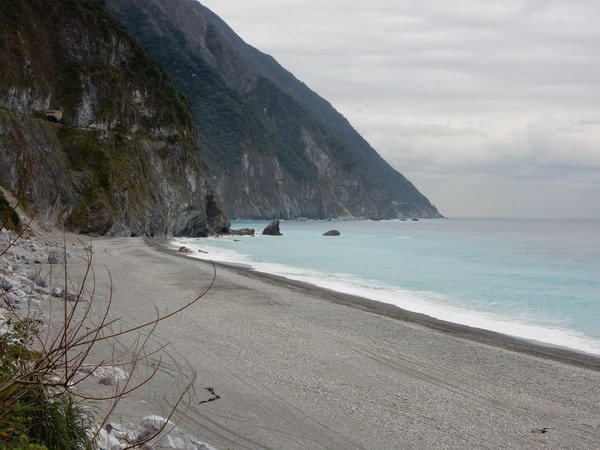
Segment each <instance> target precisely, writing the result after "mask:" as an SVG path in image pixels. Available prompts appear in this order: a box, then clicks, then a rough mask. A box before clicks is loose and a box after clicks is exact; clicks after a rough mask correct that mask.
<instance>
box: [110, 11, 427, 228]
mask: <svg viewBox="0 0 600 450" xmlns="http://www.w3.org/2000/svg"><path fill="white" fill-rule="evenodd" d="M106 3H107V5H108V8H109V9H110V11H111V13H112V14H113V15H114V17H116V18H117V19H118V20H119V21H120V22H121V23H122V24H123V25H124V26H125V27H126V28H127V29H128V30H129V31H130V33H131V35H132V36H134V37H135V39H136V40H137V41H138V42H139V43H140V44H141V45H142V46H144V47H145V48H146V49H148V51H149V52H150V53H151V54H152V55H153V56H154V57H155V58H156V60H157V61H158V62H159V63H160V64H161V66H162V67H163V69H164V70H165V71H166V72H167V74H168V75H169V76H170V78H171V80H172V81H173V83H174V85H175V86H176V87H177V89H178V90H179V91H180V92H181V93H182V94H184V96H185V97H186V99H187V100H188V102H189V104H190V105H191V108H192V111H193V113H194V123H195V126H196V129H197V131H198V138H199V142H200V144H201V148H202V151H203V154H204V155H205V156H206V158H207V161H208V162H209V163H210V165H211V166H212V169H213V170H214V172H215V175H216V176H217V179H218V180H219V185H220V189H221V190H220V194H221V195H222V196H223V197H224V199H225V208H226V210H229V211H230V212H231V214H234V215H235V216H237V217H246V218H259V217H263V218H265V217H272V216H279V217H283V218H294V217H298V216H305V217H313V218H324V217H334V216H345V217H347V216H355V217H379V218H383V217H388V218H389V217H398V216H427V217H436V216H438V213H437V210H436V209H435V207H433V206H432V205H431V204H430V203H429V201H428V200H427V199H426V198H425V197H424V196H423V195H422V194H421V193H420V192H419V191H418V190H417V189H416V188H415V187H414V186H413V185H412V184H411V183H410V182H409V181H408V180H406V179H405V178H404V177H403V176H402V175H401V174H399V173H398V172H397V171H395V170H394V169H393V168H392V167H390V166H389V164H387V163H386V162H385V161H384V160H383V159H382V158H381V157H380V156H379V155H378V154H377V153H376V152H375V150H373V149H372V148H371V147H370V146H369V144H368V143H367V142H366V141H365V140H364V139H363V138H362V137H361V136H360V135H359V134H358V133H357V132H356V131H355V130H354V129H353V128H352V127H351V126H350V124H349V123H348V122H347V121H346V120H345V119H344V118H343V117H342V116H341V115H340V114H339V113H337V112H336V111H335V110H334V109H333V108H332V107H331V105H330V104H329V103H327V102H326V101H325V100H323V99H322V98H320V97H319V96H318V95H316V94H315V93H314V92H312V91H310V89H308V88H307V87H306V86H305V85H304V84H303V83H301V82H300V81H298V80H297V79H296V78H294V77H293V75H292V74H290V73H289V72H287V71H286V70H285V69H283V68H282V67H281V66H279V64H277V62H276V61H275V60H274V59H273V58H271V57H269V56H267V55H264V54H262V53H260V52H259V51H258V50H256V49H254V48H252V47H251V46H249V45H247V44H246V43H245V42H244V41H242V40H241V39H240V38H239V37H238V36H237V35H235V32H233V31H232V30H231V29H230V28H229V27H228V26H227V25H226V24H225V23H224V22H223V21H221V20H220V19H219V18H218V17H217V16H216V15H214V14H213V13H212V12H210V11H209V10H208V9H207V8H205V7H204V6H202V5H201V4H200V3H199V2H197V1H193V0H107V1H106Z"/></svg>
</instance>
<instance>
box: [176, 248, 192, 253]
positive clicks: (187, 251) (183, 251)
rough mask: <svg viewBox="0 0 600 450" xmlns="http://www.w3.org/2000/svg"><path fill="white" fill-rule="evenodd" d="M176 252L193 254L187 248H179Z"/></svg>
mask: <svg viewBox="0 0 600 450" xmlns="http://www.w3.org/2000/svg"><path fill="white" fill-rule="evenodd" d="M177 251H178V252H179V253H186V254H189V253H194V252H193V251H192V249H191V248H187V247H179V250H177Z"/></svg>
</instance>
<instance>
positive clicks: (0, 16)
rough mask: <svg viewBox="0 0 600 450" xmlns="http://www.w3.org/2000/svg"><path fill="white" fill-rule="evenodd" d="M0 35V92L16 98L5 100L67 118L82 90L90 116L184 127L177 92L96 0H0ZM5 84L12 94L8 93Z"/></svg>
mask: <svg viewBox="0 0 600 450" xmlns="http://www.w3.org/2000/svg"><path fill="white" fill-rule="evenodd" d="M0 36H1V37H2V38H1V39H0V61H2V65H3V70H2V71H0V97H4V99H2V100H4V102H5V103H11V100H12V102H13V103H19V102H20V103H21V104H19V105H11V106H17V109H21V111H20V112H31V108H34V109H35V107H36V106H37V108H38V109H43V107H44V106H47V107H50V108H62V109H63V111H64V120H65V121H66V122H68V123H73V122H74V121H75V120H76V118H77V117H76V116H77V110H78V109H80V108H81V106H82V101H83V99H84V98H85V97H86V96H87V97H88V98H87V100H88V102H89V103H92V104H90V105H89V107H90V108H91V110H90V115H92V116H93V121H94V122H95V123H103V122H106V123H109V124H114V126H115V127H120V128H121V130H127V129H129V128H131V127H132V126H135V125H141V126H143V127H145V128H147V129H149V128H152V127H155V126H157V125H158V126H170V127H174V128H176V129H178V130H185V131H188V130H190V127H191V124H192V119H191V117H192V116H191V112H190V110H189V107H188V106H187V103H186V101H185V99H184V98H183V96H181V95H180V94H179V93H178V92H177V91H176V90H175V89H174V88H173V86H172V85H171V83H170V81H169V80H168V77H167V76H166V75H165V73H164V72H163V71H162V69H161V68H160V66H159V65H158V64H156V62H155V61H153V60H152V58H151V57H150V56H149V54H148V53H147V51H146V50H144V49H143V48H141V47H140V46H138V45H136V44H135V42H134V41H133V40H132V39H131V38H130V37H129V35H128V34H127V32H126V31H125V30H124V29H123V28H122V27H121V26H120V25H119V24H118V23H117V22H116V21H115V20H114V19H113V18H112V17H111V16H110V15H109V14H108V13H107V12H106V9H105V7H104V2H103V1H102V0H62V1H60V2H52V1H47V0H27V1H25V0H11V1H2V2H0ZM11 89H12V91H13V92H16V93H18V94H17V98H16V99H14V98H13V99H11V98H10V97H11V92H10V90H11ZM136 90H137V91H139V95H137V94H135V93H134V92H135V91H136ZM24 93H26V94H24ZM27 96H29V97H30V98H24V97H27ZM18 97H21V98H18ZM140 97H143V98H140ZM36 100H37V102H36ZM46 102H47V103H48V104H46V105H42V104H41V103H46ZM142 102H143V103H144V104H143V108H140V106H142V105H141V103H142ZM36 103H37V104H36ZM11 109H13V108H11ZM143 109H147V110H151V111H152V114H145V113H144V112H143V111H141V110H143ZM80 116H81V114H80ZM115 119H117V120H116V123H115ZM80 120H81V119H80Z"/></svg>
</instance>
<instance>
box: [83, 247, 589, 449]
mask: <svg viewBox="0 0 600 450" xmlns="http://www.w3.org/2000/svg"><path fill="white" fill-rule="evenodd" d="M166 242H167V241H165V240H164V239H163V240H159V239H148V238H145V239H144V238H98V239H93V241H92V242H91V244H92V248H93V254H94V266H95V267H96V268H98V269H101V268H106V269H107V270H108V273H103V272H105V271H104V270H96V271H95V272H96V275H97V277H98V278H97V279H96V285H97V286H99V287H100V288H101V290H100V291H99V292H98V294H99V299H98V300H99V301H100V304H99V306H101V305H102V304H105V303H106V299H108V298H109V297H108V295H111V294H114V300H113V302H112V308H111V315H112V317H113V318H114V319H117V320H118V321H119V323H120V324H121V325H119V326H122V325H134V324H136V323H141V322H144V321H147V320H152V319H153V318H154V317H155V316H156V311H163V312H164V311H172V310H173V309H174V308H177V307H178V305H182V304H185V303H186V302H187V301H189V300H191V299H194V298H196V297H197V296H198V294H199V293H201V292H203V291H204V290H205V289H206V288H207V287H208V286H211V289H210V290H209V291H208V292H207V293H206V295H205V296H204V297H203V298H202V300H201V301H200V302H199V303H198V304H197V305H195V306H193V307H192V308H191V309H189V310H187V311H186V312H185V313H183V314H179V315H175V316H173V317H171V318H169V319H168V320H166V321H165V322H163V323H161V324H160V326H157V328H156V329H155V330H154V332H153V334H152V340H151V342H152V344H151V345H152V348H151V349H150V350H152V349H154V348H155V349H164V351H162V352H161V354H160V355H156V359H157V360H158V361H160V362H161V370H160V371H159V372H158V373H157V374H156V378H154V379H153V380H152V381H151V383H148V384H145V385H144V386H143V387H142V388H141V389H140V391H138V392H137V394H136V395H135V396H132V397H130V398H126V399H124V401H123V403H122V404H120V405H119V407H118V408H117V410H115V411H114V412H113V413H112V414H111V416H112V419H111V420H114V421H116V422H118V423H120V424H123V425H125V426H128V425H129V424H130V423H131V424H133V423H137V421H139V419H137V418H139V417H145V416H147V415H148V414H156V413H158V414H160V415H162V416H163V417H166V415H165V413H166V412H168V409H169V407H170V406H172V405H173V402H174V399H176V398H178V394H177V392H178V387H179V388H182V387H184V386H185V384H186V382H187V380H194V386H193V392H195V393H196V396H194V397H190V398H189V403H188V402H186V404H185V406H183V407H182V410H181V411H180V415H179V416H178V420H177V421H176V423H177V424H178V426H179V427H180V428H181V429H182V430H185V431H186V432H188V433H190V434H191V435H194V436H196V437H198V438H200V439H201V440H202V441H204V442H208V443H209V444H211V445H214V446H215V447H216V448H231V449H241V448H252V449H255V448H256V449H259V448H261V449H262V448H281V449H297V448H327V449H338V448H339V449H342V448H344V449H346V448H365V449H367V448H368V449H371V448H373V449H375V448H377V449H380V448H381V449H387V448H406V447H412V448H441V447H444V448H446V447H448V448H497V447H501V448H506V447H516V448H531V447H544V448H594V446H595V445H596V444H597V442H599V439H600V411H598V407H597V403H598V399H599V398H600V371H599V370H597V365H596V364H595V362H596V361H595V360H594V361H592V360H591V359H588V358H585V357H583V358H582V357H581V355H573V354H572V353H571V352H564V351H558V352H554V356H553V357H544V358H542V357H540V354H539V353H540V352H541V351H542V350H545V353H544V354H548V353H549V351H548V350H547V349H540V350H538V349H537V348H535V347H534V346H532V345H530V344H528V345H526V347H527V348H528V350H529V351H528V353H527V352H524V351H514V349H515V348H516V347H519V348H520V347H522V346H521V344H520V343H519V344H518V345H517V344H515V343H513V342H512V341H508V340H507V339H506V338H504V337H502V338H501V339H499V340H500V341H502V342H503V343H504V347H501V346H498V345H489V344H488V343H486V342H485V340H486V339H487V340H492V341H493V340H495V336H492V335H491V334H490V333H479V336H480V338H479V340H474V339H472V337H473V334H478V333H477V332H476V331H477V330H475V331H474V330H470V329H468V328H466V327H454V326H452V325H451V324H444V323H442V322H439V321H435V322H434V321H431V320H429V319H428V318H426V317H422V316H418V315H413V314H410V313H407V312H403V311H400V310H399V309H398V308H396V307H393V306H391V305H385V304H380V303H377V302H371V301H365V300H364V299H360V298H354V297H352V296H347V295H341V294H337V293H334V292H331V291H327V290H325V289H318V288H315V287H313V286H310V285H306V284H303V283H298V282H291V281H289V280H285V279H282V278H280V277H272V276H267V275H264V274H260V273H257V272H254V271H251V270H249V269H248V268H243V267H231V266H229V265H224V264H219V265H217V266H216V268H217V277H216V280H215V282H214V283H212V282H211V279H212V276H213V267H212V266H211V264H210V263H208V262H205V261H202V260H194V259H196V258H188V257H185V256H186V255H184V254H183V253H179V252H177V251H176V250H177V248H175V249H173V248H172V247H171V248H167V246H166V245H165V243H166ZM79 266H80V265H77V264H74V265H73V266H72V270H73V272H72V273H73V275H74V276H78V275H79V274H80V273H81V272H82V270H83V267H79ZM109 283H110V284H109ZM102 286H104V287H102ZM109 286H112V287H113V288H112V289H111V288H109ZM103 299H104V300H103ZM343 306H348V307H343ZM469 337H470V338H469ZM130 340H132V341H136V338H135V337H133V336H132V337H131V338H130ZM482 342H483V343H482ZM116 344H117V347H116V349H118V350H119V352H121V351H122V349H123V348H126V347H124V346H127V345H128V342H117V343H116ZM107 350H109V349H107ZM97 358H102V355H100V354H99V355H97ZM150 368H151V366H150V367H148V369H150ZM143 375H144V374H143V373H138V374H137V376H136V377H137V378H135V379H139V380H141V379H143ZM208 388H210V389H211V390H212V389H214V392H215V393H216V394H218V396H219V399H218V400H217V401H213V402H210V403H204V401H205V400H208V399H209V397H210V396H209V394H208V392H207V389H208ZM96 389H98V390H100V391H102V390H104V389H107V388H106V387H103V386H102V385H97V388H96ZM108 389H110V388H108ZM129 426H130V428H131V426H133V425H129Z"/></svg>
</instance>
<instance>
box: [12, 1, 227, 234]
mask: <svg viewBox="0 0 600 450" xmlns="http://www.w3.org/2000/svg"><path fill="white" fill-rule="evenodd" d="M31 30H36V32H35V33H34V32H31ZM0 36H2V40H1V42H0V60H1V61H2V62H3V69H2V76H0V108H2V109H0V183H1V184H2V185H3V186H4V187H5V188H7V189H8V190H9V191H11V192H12V193H13V194H15V195H16V196H17V197H18V198H19V199H22V200H23V202H24V205H26V207H27V208H26V209H27V212H29V213H31V214H32V215H33V216H34V217H35V219H36V220H37V221H38V222H39V223H41V224H42V225H44V226H46V227H51V226H54V225H63V224H65V225H66V226H67V227H68V228H69V229H71V230H73V231H76V232H82V233H93V234H107V235H120V236H131V235H134V236H139V235H149V236H157V235H169V234H173V235H189V236H206V235H208V234H209V233H211V232H221V230H222V229H223V228H225V227H226V220H227V219H226V218H225V217H224V216H223V214H222V213H221V217H219V214H217V213H216V212H215V207H214V205H207V204H206V199H205V196H206V195H208V193H209V192H210V187H209V183H210V179H209V175H208V171H207V167H206V165H205V164H204V162H203V161H202V159H201V157H200V151H199V149H198V147H197V142H196V141H197V139H196V131H195V129H194V128H193V126H192V115H191V112H190V110H189V107H188V106H187V104H186V102H185V100H184V99H183V98H182V97H181V96H180V95H179V94H178V93H177V91H176V90H175V89H174V87H173V86H172V85H171V84H170V82H169V81H168V79H167V77H166V76H165V75H164V73H163V72H162V70H161V69H160V67H159V66H158V65H157V64H156V62H155V61H153V60H152V59H151V58H150V57H149V55H148V54H147V52H146V51H144V50H143V49H142V48H140V47H139V46H138V45H137V44H136V43H135V41H133V40H132V39H131V38H130V37H129V36H128V34H127V33H126V32H125V30H123V29H122V27H121V26H120V25H119V24H118V23H117V22H115V21H114V20H113V19H112V18H111V17H110V16H109V15H108V14H107V13H106V10H105V8H104V6H103V2H100V1H98V0H82V1H75V0H65V1H62V2H48V1H43V0H27V1H25V0H14V1H10V2H1V3H0ZM47 108H56V109H58V108H60V109H61V110H62V112H63V116H62V120H61V121H60V123H52V122H50V121H48V120H47V119H46V117H45V114H44V110H45V109H47ZM207 211H210V214H211V215H212V219H211V221H210V223H209V220H208V218H207Z"/></svg>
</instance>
